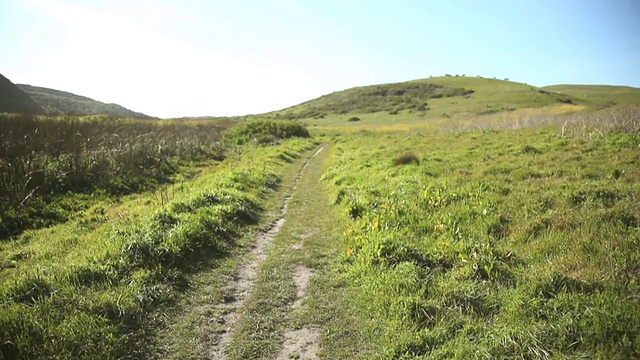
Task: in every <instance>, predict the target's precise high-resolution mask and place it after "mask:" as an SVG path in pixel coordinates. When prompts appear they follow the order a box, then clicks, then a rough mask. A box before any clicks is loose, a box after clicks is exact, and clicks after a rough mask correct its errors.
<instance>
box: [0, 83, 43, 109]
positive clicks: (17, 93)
mask: <svg viewBox="0 0 640 360" xmlns="http://www.w3.org/2000/svg"><path fill="white" fill-rule="evenodd" d="M3 112H8V113H27V114H41V113H43V112H44V110H43V109H42V108H41V107H40V106H38V105H37V104H36V103H35V102H34V101H33V100H32V99H31V98H30V97H29V95H27V94H26V93H25V92H24V91H22V90H20V88H19V87H18V86H16V85H15V84H14V83H12V82H11V80H9V79H7V78H6V77H4V76H3V75H2V74H0V113H3Z"/></svg>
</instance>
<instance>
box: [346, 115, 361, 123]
mask: <svg viewBox="0 0 640 360" xmlns="http://www.w3.org/2000/svg"><path fill="white" fill-rule="evenodd" d="M347 121H349V122H354V121H360V118H359V117H357V116H352V117H350V118H349V120H347Z"/></svg>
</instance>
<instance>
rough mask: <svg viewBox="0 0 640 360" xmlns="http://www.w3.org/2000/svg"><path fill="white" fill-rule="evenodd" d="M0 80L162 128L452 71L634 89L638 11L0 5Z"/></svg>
mask: <svg viewBox="0 0 640 360" xmlns="http://www.w3.org/2000/svg"><path fill="white" fill-rule="evenodd" d="M0 49H1V53H0V73H2V74H3V75H5V76H6V77H8V78H9V79H10V80H12V81H13V82H14V83H26V84H31V85H38V86H45V87H51V88H54V89H59V90H65V91H70V92H73V93H76V94H79V95H84V96H88V97H91V98H94V99H96V100H100V101H104V102H114V103H118V104H120V105H123V106H125V107H128V108H130V109H132V110H135V111H140V112H143V113H146V114H149V115H154V116H159V117H174V116H182V115H185V116H186V115H189V116H192V115H243V114H249V113H260V112H266V111H271V110H278V109H281V108H284V107H287V106H290V105H294V104H297V103H300V102H302V101H306V100H309V99H311V98H314V97H317V96H320V95H323V94H326V93H330V92H333V91H337V90H342V89H345V88H348V87H352V86H358V85H371V84H378V83H387V82H397V81H405V80H413V79H418V78H424V77H429V76H430V75H433V76H439V75H444V74H445V73H448V74H460V75H462V74H466V75H472V76H475V75H481V76H485V77H497V78H509V79H511V80H513V81H519V82H526V83H529V84H532V85H536V86H544V85H552V84H561V83H572V84H578V83H580V84H614V85H630V86H636V87H640V1H638V0H601V1H600V0H574V1H569V0H567V1H563V0H550V1H547V0H544V1H540V0H532V1H526V2H525V1H518V0H504V1H491V0H477V1H472V0H468V1H444V0H434V1H429V0H422V1H418V0H407V1H403V0H394V1H391V0H389V1H387V0H379V1H378V0H313V1H312V0H269V1H266V0H264V1H262V0H253V1H248V0H226V1H218V0H210V1H207V0H175V1H169V0H163V1H157V0H104V1H102V0H100V1H90V0H0Z"/></svg>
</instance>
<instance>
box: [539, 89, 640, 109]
mask: <svg viewBox="0 0 640 360" xmlns="http://www.w3.org/2000/svg"><path fill="white" fill-rule="evenodd" d="M542 89H544V90H546V91H551V92H556V93H561V94H566V95H569V96H572V97H574V98H575V99H576V101H579V102H581V103H584V104H587V105H589V106H590V107H593V108H595V109H606V108H611V107H618V108H620V107H626V106H630V105H640V89H639V88H634V87H630V86H611V85H553V86H545V87H543V88H542Z"/></svg>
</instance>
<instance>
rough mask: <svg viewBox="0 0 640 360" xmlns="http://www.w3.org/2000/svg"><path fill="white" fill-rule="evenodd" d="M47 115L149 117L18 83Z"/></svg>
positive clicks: (65, 93)
mask: <svg viewBox="0 0 640 360" xmlns="http://www.w3.org/2000/svg"><path fill="white" fill-rule="evenodd" d="M17 86H18V87H19V88H20V89H21V90H22V91H24V92H25V93H27V94H28V95H29V96H30V97H31V99H33V101H34V102H35V103H36V104H38V105H39V106H40V107H42V109H44V113H46V114H49V115H111V116H115V117H122V118H150V116H148V115H145V114H142V113H139V112H135V111H132V110H129V109H127V108H124V107H122V106H120V105H117V104H105V103H103V102H101V101H96V100H93V99H91V98H88V97H85V96H80V95H76V94H72V93H69V92H66V91H60V90H54V89H48V88H44V87H38V86H31V85H24V84H18V85H17Z"/></svg>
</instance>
